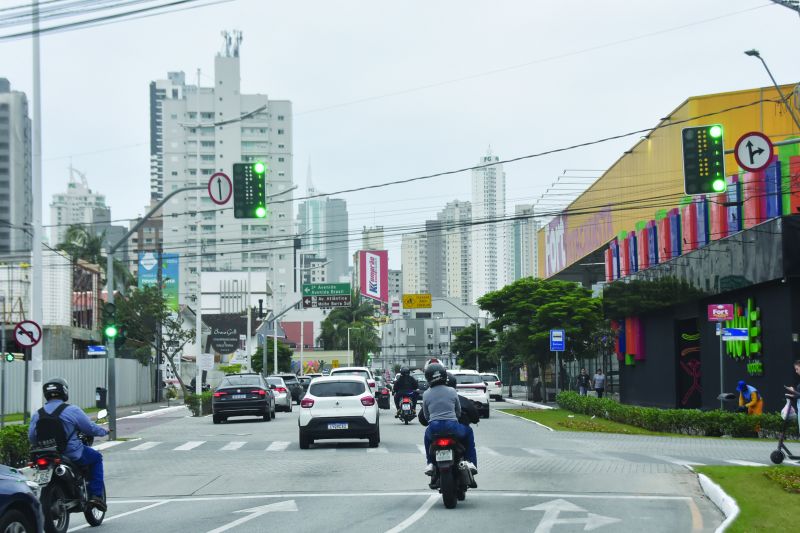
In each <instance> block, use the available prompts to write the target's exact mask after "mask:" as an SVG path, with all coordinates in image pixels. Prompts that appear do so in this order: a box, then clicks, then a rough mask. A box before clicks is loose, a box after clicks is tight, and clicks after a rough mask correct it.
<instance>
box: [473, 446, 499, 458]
mask: <svg viewBox="0 0 800 533" xmlns="http://www.w3.org/2000/svg"><path fill="white" fill-rule="evenodd" d="M478 453H481V454H486V455H492V456H494V457H498V456H500V453H499V452H496V451H494V450H493V449H491V448H487V447H486V446H480V447H479V448H478Z"/></svg>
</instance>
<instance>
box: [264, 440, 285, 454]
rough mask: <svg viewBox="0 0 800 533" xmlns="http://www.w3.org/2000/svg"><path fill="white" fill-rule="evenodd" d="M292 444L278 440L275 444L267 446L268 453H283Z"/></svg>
mask: <svg viewBox="0 0 800 533" xmlns="http://www.w3.org/2000/svg"><path fill="white" fill-rule="evenodd" d="M290 444H291V442H288V441H284V440H276V441H275V442H273V443H272V444H270V445H269V446H267V451H268V452H282V451H283V450H285V449H286V448H288V447H289V445H290Z"/></svg>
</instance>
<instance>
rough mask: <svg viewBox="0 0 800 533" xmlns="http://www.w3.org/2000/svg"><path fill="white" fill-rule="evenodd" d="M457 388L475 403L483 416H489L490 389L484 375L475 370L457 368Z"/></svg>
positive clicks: (462, 394) (455, 373)
mask: <svg viewBox="0 0 800 533" xmlns="http://www.w3.org/2000/svg"><path fill="white" fill-rule="evenodd" d="M452 374H453V375H454V376H455V377H456V390H458V394H460V395H461V396H463V397H464V398H469V399H470V400H472V402H473V403H474V404H475V407H476V408H477V409H478V412H479V413H480V415H481V416H482V417H483V418H489V389H488V387H487V386H486V383H485V382H484V381H483V377H482V376H481V375H480V374H478V373H477V372H476V371H474V370H456V371H455V372H453V373H452Z"/></svg>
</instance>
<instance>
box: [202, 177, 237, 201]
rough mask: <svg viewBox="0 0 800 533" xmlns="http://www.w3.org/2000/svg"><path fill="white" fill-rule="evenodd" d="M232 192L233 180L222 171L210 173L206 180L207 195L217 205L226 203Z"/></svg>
mask: <svg viewBox="0 0 800 533" xmlns="http://www.w3.org/2000/svg"><path fill="white" fill-rule="evenodd" d="M232 194H233V182H231V179H230V178H229V177H228V175H227V174H225V173H224V172H217V173H216V174H212V175H211V178H209V180H208V196H209V198H211V201H212V202H214V203H215V204H217V205H224V204H227V203H228V200H230V199H231V195H232Z"/></svg>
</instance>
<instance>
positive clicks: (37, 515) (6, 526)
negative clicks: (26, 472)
mask: <svg viewBox="0 0 800 533" xmlns="http://www.w3.org/2000/svg"><path fill="white" fill-rule="evenodd" d="M35 487H37V485H36V484H35V483H33V482H31V481H28V480H27V479H26V478H25V476H23V475H22V474H21V473H20V472H19V470H17V469H16V468H11V467H10V466H6V465H0V531H2V532H6V531H13V532H14V533H39V532H40V531H43V528H44V517H43V516H42V506H41V505H40V504H39V498H37V496H36V494H35V493H34V492H33V488H35Z"/></svg>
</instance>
